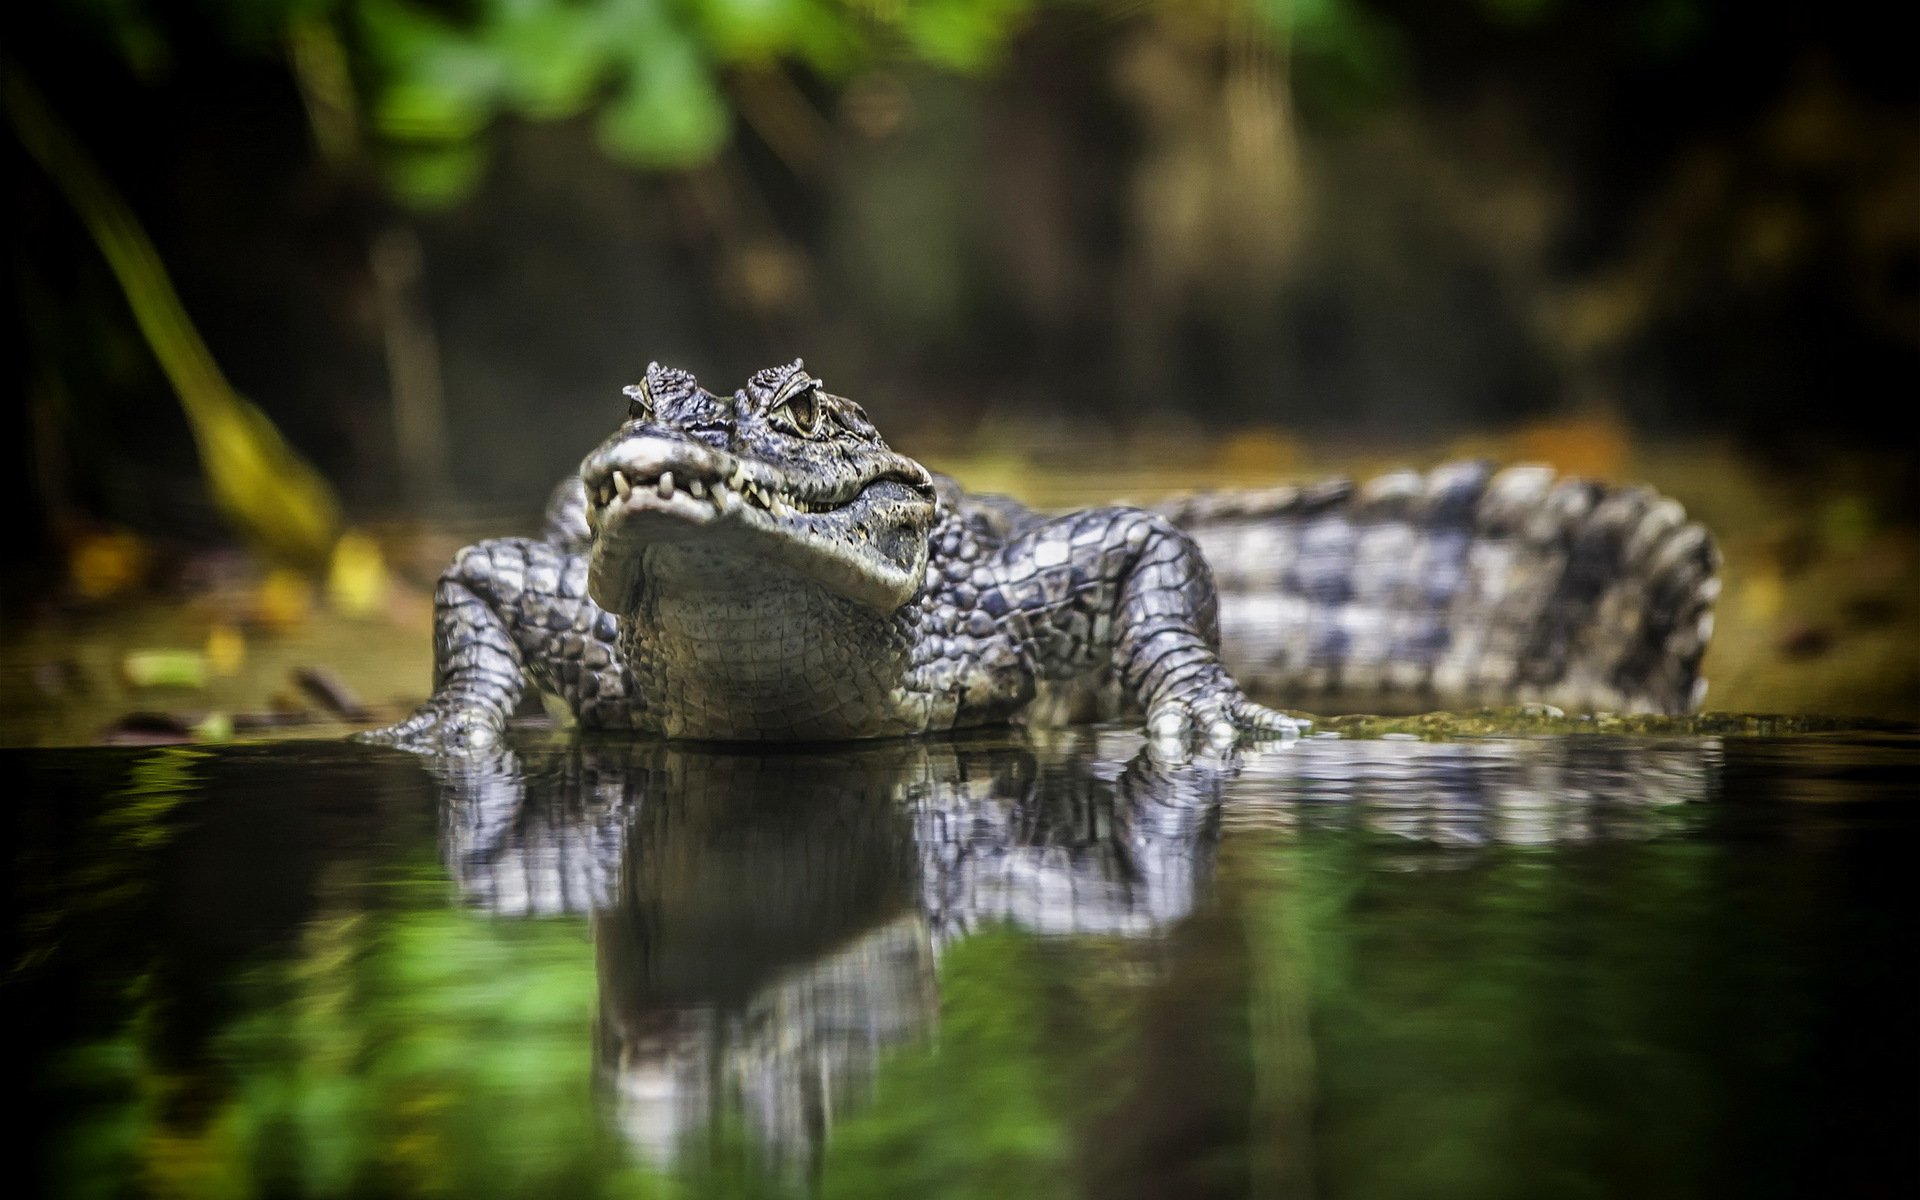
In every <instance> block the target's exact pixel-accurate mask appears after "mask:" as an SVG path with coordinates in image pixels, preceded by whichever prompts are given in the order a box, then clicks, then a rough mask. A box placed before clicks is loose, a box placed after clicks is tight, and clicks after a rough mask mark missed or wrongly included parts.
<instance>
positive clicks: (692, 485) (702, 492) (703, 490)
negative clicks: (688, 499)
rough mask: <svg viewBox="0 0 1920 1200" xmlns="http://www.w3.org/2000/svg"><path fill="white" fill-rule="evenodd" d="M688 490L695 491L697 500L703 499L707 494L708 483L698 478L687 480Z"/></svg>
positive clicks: (694, 494)
mask: <svg viewBox="0 0 1920 1200" xmlns="http://www.w3.org/2000/svg"><path fill="white" fill-rule="evenodd" d="M687 490H688V491H689V492H692V493H693V498H694V499H695V500H703V499H705V498H706V495H707V485H706V484H704V483H702V482H701V481H699V480H698V479H689V480H687Z"/></svg>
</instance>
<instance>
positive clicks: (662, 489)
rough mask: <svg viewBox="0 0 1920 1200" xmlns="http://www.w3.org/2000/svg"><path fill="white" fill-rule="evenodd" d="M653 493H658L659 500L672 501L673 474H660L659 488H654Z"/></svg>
mask: <svg viewBox="0 0 1920 1200" xmlns="http://www.w3.org/2000/svg"><path fill="white" fill-rule="evenodd" d="M654 491H656V492H658V493H659V495H660V498H661V499H662V500H671V499H673V472H672V471H662V472H660V483H659V486H657V487H655V488H654Z"/></svg>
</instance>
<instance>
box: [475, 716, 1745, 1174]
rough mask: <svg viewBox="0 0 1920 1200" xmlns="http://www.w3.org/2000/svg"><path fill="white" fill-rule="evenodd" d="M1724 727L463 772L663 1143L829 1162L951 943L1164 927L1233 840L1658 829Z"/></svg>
mask: <svg viewBox="0 0 1920 1200" xmlns="http://www.w3.org/2000/svg"><path fill="white" fill-rule="evenodd" d="M1717 760H1718V749H1717V747H1716V746H1715V745H1714V744H1713V743H1701V742H1697V741H1696V742H1692V743H1689V744H1686V745H1676V746H1662V745H1661V744H1658V743H1654V742H1632V741H1621V740H1613V739H1607V740H1601V739H1585V740H1583V739H1579V738H1559V739H1550V740H1546V739H1543V740H1537V741H1536V740H1527V739H1501V740H1483V741H1475V742H1452V743H1426V742H1414V741H1394V740H1386V741H1346V740H1322V739H1312V740H1308V741H1306V742H1301V743H1297V744H1294V745H1292V746H1288V747H1276V748H1272V749H1266V750H1261V751H1258V752H1250V753H1248V754H1247V755H1245V756H1243V758H1242V759H1241V760H1240V761H1236V762H1231V763H1230V762H1227V761H1223V760H1220V759H1213V758H1196V759H1189V760H1181V761H1175V760H1171V759H1168V758H1164V757H1160V756H1156V755H1155V754H1153V753H1152V752H1150V751H1149V750H1148V749H1146V748H1144V747H1143V746H1142V744H1141V743H1140V741H1139V740H1138V738H1136V737H1133V736H1132V735H1129V734H1123V733H1114V732H1101V731H1089V730H1080V731H1074V732H1071V733H1068V734H1064V735H1062V736H1061V737H1059V738H1058V739H1057V740H1053V741H1049V742H1047V743H1046V744H1044V745H1036V746H1022V745H1011V746H1010V745H1008V744H1006V743H1004V742H997V741H996V742H966V741H931V740H918V741H904V742H896V743H887V744H876V745H866V746H859V747H852V748H844V749H838V750H831V751H821V752H815V753H804V754H791V753H787V754H782V753H763V752H759V751H752V752H740V751H733V750H724V749H695V748H688V747H682V746H663V745H659V744H619V743H609V744H581V745H574V746H571V747H567V748H565V749H560V750H546V751H530V752H527V753H525V754H523V755H520V756H515V755H513V754H511V753H508V754H503V755H500V756H498V757H496V758H493V759H489V760H483V761H476V762H467V763H463V764H458V765H454V766H449V767H443V768H441V769H442V770H443V771H444V772H445V773H444V781H445V799H444V804H443V806H442V810H443V811H442V821H443V830H444V850H445V854H446V859H447V863H448V867H449V869H450V871H451V873H452V875H453V877H454V879H455V880H456V882H457V884H458V886H459V888H460V890H461V892H462V894H463V895H464V896H465V898H466V899H467V901H468V902H469V903H471V904H474V905H477V906H479V907H482V908H484V909H486V910H489V911H492V912H494V913H498V914H501V915H511V916H519V915H533V914H549V913H559V912H575V913H589V914H591V915H592V918H593V924H594V940H595V946H596V951H597V969H598V976H599V987H600V992H599V996H600V998H599V1005H598V1010H599V1011H598V1018H597V1028H596V1059H597V1064H596V1069H597V1072H598V1074H599V1077H600V1080H601V1082H602V1084H603V1087H604V1092H605V1094H606V1096H607V1097H608V1098H609V1102H610V1104H611V1107H612V1109H613V1112H614V1115H615V1119H616V1120H617V1122H618V1123H619V1125H620V1127H621V1128H622V1130H623V1131H624V1133H625V1135H626V1136H627V1138H628V1139H629V1141H631V1142H632V1143H633V1144H634V1145H635V1146H636V1147H637V1148H638V1149H639V1150H640V1151H641V1152H642V1154H643V1155H644V1156H645V1157H647V1158H648V1159H650V1160H652V1161H653V1162H655V1163H659V1164H662V1165H664V1164H666V1163H669V1162H671V1161H672V1159H673V1158H674V1156H675V1155H676V1153H678V1152H679V1150H680V1148H681V1147H682V1146H684V1145H685V1144H686V1143H687V1141H688V1140H689V1139H690V1138H693V1137H695V1136H697V1135H700V1134H703V1133H711V1132H712V1131H714V1130H717V1129H723V1128H729V1127H732V1126H734V1125H735V1124H744V1126H745V1127H746V1129H747V1130H748V1131H749V1133H750V1135H751V1136H752V1138H753V1139H754V1140H755V1141H757V1142H758V1143H759V1145H760V1146H761V1147H762V1149H763V1152H764V1153H765V1154H766V1155H767V1156H768V1157H769V1158H770V1159H771V1160H772V1161H773V1162H774V1163H775V1164H777V1165H778V1166H779V1167H781V1168H785V1169H789V1170H792V1171H795V1172H799V1173H803V1174H805V1173H811V1172H812V1171H814V1170H815V1169H816V1168H817V1167H818V1164H819V1162H820V1154H821V1150H822V1147H823V1145H824V1141H825V1135H826V1132H827V1130H828V1129H829V1128H830V1126H831V1125H832V1124H833V1122H834V1121H835V1119H836V1117H837V1116H839V1115H841V1114H843V1113H844V1112H846V1111H847V1110H848V1109H849V1107H850V1106H852V1105H855V1104H857V1102H858V1101H859V1100H860V1098H861V1097H862V1096H863V1095H864V1094H865V1093H866V1092H867V1091H868V1090H869V1088H870V1085H871V1081H872V1079H873V1075H874V1071H875V1068H876V1064H877V1063H878V1061H879V1059H880V1057H881V1055H882V1052H883V1051H885V1050H886V1049H888V1048H889V1047H894V1046H899V1045H902V1044H904V1043H908V1042H911V1041H913V1040H916V1039H919V1038H922V1037H924V1036H926V1035H928V1034H929V1033H931V1031H932V1027H933V1024H934V1022H935V1020H936V1018H937V1013H938V1008H939V997H938V993H937V990H936V977H935V962H936V958H937V956H939V955H940V954H941V953H943V952H944V951H945V950H946V949H947V948H948V947H950V946H951V945H952V944H954V943H955V942H956V941H958V940H959V939H962V938H965V937H966V936H967V935H969V934H970V933H972V932H974V931H975V930H977V929H979V928H981V927H983V926H986V925H992V924H1000V923H1007V924H1012V925H1015V926H1018V927H1020V928H1023V929H1026V930H1028V931H1031V932H1034V933H1039V934H1101V935H1110V936H1115V935H1117V936H1122V937H1144V936H1151V935H1155V934H1158V933H1161V932H1163V931H1165V930H1166V929H1168V927H1170V926H1172V925H1174V924H1175V923H1177V922H1180V921H1181V920H1182V918H1184V917H1186V916H1187V915H1188V914H1190V913H1191V912H1192V911H1193V910H1194V909H1195V907H1196V905H1197V904H1198V903H1199V902H1200V901H1201V900H1202V899H1203V893H1204V892H1205V890H1206V886H1207V882H1208V879H1209V876H1210V874H1211V871H1212V868H1213V864H1214V861H1215V858H1216V851H1217V848H1218V843H1219V839H1220V836H1221V828H1222V824H1223V817H1224V822H1225V824H1226V826H1227V827H1228V829H1229V831H1230V832H1231V831H1235V830H1241V829H1248V830H1253V829H1259V828H1265V829H1268V830H1279V831H1283V832H1284V831H1287V830H1293V829H1298V828H1301V827H1324V826H1329V825H1333V826H1341V827H1357V828H1360V829H1364V830H1366V831H1368V832H1371V833H1378V834H1385V835H1390V836H1392V837H1395V838H1403V839H1408V841H1409V843H1410V845H1414V846H1418V847H1421V848H1427V849H1432V850H1434V851H1435V852H1437V853H1440V854H1442V855H1443V856H1444V855H1445V854H1447V853H1451V852H1456V851H1457V850H1458V849H1460V848H1471V847H1480V846H1486V845H1490V844H1504V845H1515V846H1533V845H1545V844H1559V843H1564V842H1580V841H1586V840H1589V839H1595V838H1608V839H1611V838H1638V837H1645V836H1649V835H1651V834H1654V833H1657V832H1659V831H1660V830H1661V829H1663V828H1667V827H1668V826H1667V825H1666V824H1665V818H1664V817H1663V810H1666V809H1668V808H1670V807H1671V806H1673V805H1675V804H1679V803H1683V802H1686V801H1694V800H1700V799H1704V798H1705V797H1706V796H1707V794H1708V788H1709V779H1710V778H1711V772H1712V770H1713V768H1714V765H1715V763H1716V762H1717Z"/></svg>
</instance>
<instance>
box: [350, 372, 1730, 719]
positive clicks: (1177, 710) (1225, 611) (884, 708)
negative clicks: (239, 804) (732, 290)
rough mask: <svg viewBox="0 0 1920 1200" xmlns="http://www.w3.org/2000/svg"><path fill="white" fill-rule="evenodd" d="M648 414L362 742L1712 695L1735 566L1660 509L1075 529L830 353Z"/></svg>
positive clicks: (1444, 497) (1447, 504)
mask: <svg viewBox="0 0 1920 1200" xmlns="http://www.w3.org/2000/svg"><path fill="white" fill-rule="evenodd" d="M625 394H626V396H627V400H628V407H627V414H626V419H625V420H624V421H623V422H622V423H621V424H620V426H619V427H618V429H616V430H615V432H614V433H613V434H612V435H611V436H610V437H609V438H607V440H606V441H604V442H603V443H602V444H601V445H600V446H599V447H598V448H597V449H595V450H594V451H593V452H592V453H591V454H589V455H588V456H587V457H586V459H585V460H584V462H583V463H582V464H581V466H580V470H579V472H578V474H577V475H576V476H574V477H573V478H570V479H568V480H566V481H565V482H563V483H562V484H561V486H560V487H559V488H558V489H557V490H556V491H555V493H554V495H553V498H552V499H551V501H550V502H549V504H548V506H547V514H546V522H545V528H544V531H543V532H542V534H541V536H539V537H536V538H520V537H515V538H497V539H491V540H487V541H482V542H479V543H477V544H475V545H473V546H469V547H467V548H466V549H464V550H463V551H461V552H460V553H459V555H458V556H457V557H456V558H455V560H454V562H453V564H452V566H451V567H450V568H449V569H448V570H447V572H446V573H445V574H444V575H443V576H442V577H441V579H440V582H439V585H438V588H437V590H436V592H435V618H434V677H433V693H432V695H431V697H430V698H429V699H428V700H427V701H426V702H425V703H424V704H422V705H421V706H420V707H419V708H418V709H417V710H416V711H415V712H414V713H413V714H412V715H411V716H409V717H408V718H406V719H405V720H403V721H401V722H400V723H398V724H396V725H393V726H389V727H387V728H384V729H380V730H374V731H370V732H368V733H365V734H363V735H361V736H362V737H364V738H366V739H367V740H370V741H374V742H380V743H387V744H393V745H399V746H402V747H405V748H409V749H415V750H421V751H426V752H463V751H473V750H479V749H485V748H486V747H489V746H492V745H495V744H497V743H498V742H499V741H500V739H501V737H502V735H503V733H504V731H505V730H506V727H507V723H508V721H509V719H510V718H511V717H512V716H513V715H514V714H515V713H516V711H517V710H518V709H519V708H520V706H521V704H522V701H523V699H526V698H527V697H528V695H529V692H528V689H529V686H531V688H532V689H534V690H535V691H537V693H538V694H540V695H542V696H545V697H550V698H552V699H553V700H555V701H557V702H558V703H559V705H560V706H562V707H564V708H565V709H566V710H567V711H569V712H570V713H571V714H572V715H573V717H574V718H575V719H576V720H577V722H578V724H579V725H580V726H581V727H583V728H587V729H616V730H628V731H633V732H636V733H640V734H646V735H654V736H663V737H669V738H684V739H700V740H721V741H758V742H832V741H843V740H850V739H861V738H873V737H890V736H902V735H913V734H922V733H929V732H937V731H945V730H953V729H963V728H970V727H977V726H988V725H1004V724H1007V723H1009V722H1023V721H1025V722H1033V721H1043V720H1045V721H1052V720H1058V719H1063V718H1070V717H1073V716H1078V715H1087V714H1089V713H1092V714H1100V715H1112V714H1116V713H1120V712H1137V713H1139V714H1141V715H1142V716H1143V718H1144V721H1145V724H1146V727H1147V729H1148V731H1149V732H1150V733H1151V734H1152V735H1153V736H1155V737H1160V738H1168V739H1187V740H1201V739H1204V740H1206V741H1210V742H1225V741H1233V740H1236V739H1240V738H1247V737H1253V738H1287V737H1292V736H1295V735H1297V734H1299V733H1300V732H1301V731H1302V730H1303V729H1304V728H1306V727H1307V726H1306V723H1305V722H1304V721H1303V720H1302V719H1300V718H1297V717H1295V716H1293V715H1289V713H1287V712H1282V711H1280V710H1279V709H1277V708H1272V707H1268V706H1267V705H1265V704H1263V703H1260V702H1259V701H1257V700H1255V699H1254V698H1253V696H1252V695H1250V694H1249V689H1250V688H1251V689H1252V690H1253V692H1254V694H1256V695H1260V696H1262V697H1263V698H1266V699H1277V700H1280V701H1282V702H1284V703H1285V704H1286V705H1287V706H1288V707H1290V708H1292V709H1294V710H1296V711H1297V710H1299V709H1302V708H1305V707H1309V706H1314V707H1319V708H1322V709H1327V708H1333V707H1351V706H1354V705H1357V704H1368V705H1372V706H1375V707H1383V708H1384V707H1396V708H1402V709H1405V708H1408V707H1426V708H1441V707H1451V706H1458V705H1463V704H1467V705H1471V704H1486V703H1522V702H1537V703H1542V704H1554V705H1560V706H1562V707H1574V708H1582V709H1609V710H1615V711H1629V712H1681V711H1686V710H1688V709H1691V708H1693V707H1695V706H1697V705H1698V703H1699V702H1700V699H1701V696H1702V695H1703V693H1704V686H1705V685H1704V681H1703V680H1702V679H1701V678H1700V674H1699V664H1700V659H1701V656H1702V654H1703V652H1704V650H1705V647H1706V644H1707V639H1708V637H1709V636H1710V634H1711V629H1712V620H1713V616H1712V610H1713V600H1714V597H1715V595H1716V594H1717V591H1718V575H1717V572H1718V564H1719V559H1718V553H1717V550H1716V548H1715V546H1714V543H1713V539H1712V538H1711V537H1710V536H1709V535H1708V534H1707V533H1706V531H1705V530H1704V529H1702V528H1701V527H1700V526H1699V525H1698V524H1697V523H1694V522H1691V521H1689V520H1688V519H1687V518H1686V515H1685V513H1684V512H1683V511H1682V510H1681V508H1680V506H1679V505H1678V504H1677V503H1675V502H1673V501H1672V500H1670V499H1666V498H1664V497H1661V496H1659V495H1657V494H1655V493H1654V492H1652V491H1651V490H1650V489H1647V488H1643V487H1620V486H1610V485H1607V484H1603V483H1598V482H1593V481H1588V480H1582V479H1574V478H1561V477H1557V476H1555V475H1554V474H1553V472H1551V471H1550V470H1547V469H1545V468H1533V467H1517V468H1509V469H1507V470H1503V471H1495V470H1494V469H1493V468H1492V467H1491V466H1489V465H1488V464H1485V463H1477V462H1475V463H1450V464H1447V465H1444V466H1440V467H1436V468H1434V469H1432V470H1430V471H1427V472H1425V473H1419V472H1411V471H1408V472H1397V473H1393V474H1390V475H1386V476H1382V477H1380V478H1379V479H1376V480H1373V481H1371V482H1368V483H1366V484H1363V485H1356V484H1353V483H1350V482H1346V481H1335V482H1331V483H1325V484H1319V485H1313V486H1309V487H1300V488H1289V487H1282V488H1273V489H1266V490H1260V491H1234V492H1213V493H1201V494H1197V495H1191V496H1187V497H1184V498H1179V499H1175V500H1172V501H1168V502H1166V503H1163V504H1161V505H1160V506H1158V507H1157V508H1148V507H1132V506H1112V507H1099V508H1091V509H1086V510H1082V511H1078V512H1071V513H1066V514H1050V513H1043V512H1039V511H1035V510H1033V509H1031V508H1028V507H1026V506H1024V505H1022V504H1020V503H1018V502H1016V501H1014V500H1012V499H1010V498H1007V497H1004V496H999V495H987V494H977V493H971V492H968V491H966V490H965V489H964V488H962V487H961V486H960V485H959V484H958V483H957V482H955V481H954V480H952V479H951V478H948V477H946V476H943V475H939V474H936V473H935V472H933V471H930V470H928V469H927V468H926V467H925V466H923V465H922V464H920V463H919V462H917V461H915V460H914V459H912V458H909V457H907V456H906V455H903V454H901V453H899V452H897V451H895V450H893V449H892V448H891V447H889V446H888V445H887V443H886V442H885V441H884V440H883V439H882V437H881V436H880V433H879V431H878V430H877V429H876V428H875V426H874V424H873V422H872V421H871V420H870V419H869V418H868V417H867V415H866V413H865V412H864V411H863V410H862V409H861V407H860V406H859V405H858V404H857V403H855V402H854V401H852V400H850V399H847V398H845V397H842V396H838V395H835V394H833V393H830V392H828V391H827V390H826V388H825V385H824V384H823V383H822V381H821V380H820V379H818V378H816V377H815V376H813V375H811V374H809V373H808V372H807V370H806V368H805V365H804V363H802V362H801V361H800V360H795V361H793V362H791V363H789V364H787V365H785V366H779V367H772V368H768V369H766V370H763V371H760V372H757V373H755V374H754V375H753V376H752V377H751V378H750V379H749V380H748V381H747V383H746V386H744V387H743V388H740V389H738V390H737V391H735V392H733V393H732V394H731V395H724V396H723V395H719V394H716V393H714V392H711V391H708V390H707V389H706V388H704V387H702V386H701V385H700V383H699V382H698V380H697V379H696V378H695V377H694V376H693V375H692V374H691V373H689V372H687V371H684V370H680V369H677V368H672V367H665V366H662V365H660V364H659V363H653V364H650V365H649V366H648V368H647V370H646V373H645V377H644V378H643V379H642V381H641V382H640V383H638V384H636V385H634V386H631V387H628V388H626V389H625ZM1243 685H1244V686H1243Z"/></svg>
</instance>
